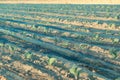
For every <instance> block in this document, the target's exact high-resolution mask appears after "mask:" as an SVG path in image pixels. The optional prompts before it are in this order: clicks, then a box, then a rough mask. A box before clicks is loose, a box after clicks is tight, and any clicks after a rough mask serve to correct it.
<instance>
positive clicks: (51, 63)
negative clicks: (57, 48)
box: [48, 58, 57, 65]
mask: <svg viewBox="0 0 120 80" xmlns="http://www.w3.org/2000/svg"><path fill="white" fill-rule="evenodd" d="M56 61H57V59H56V58H49V59H48V65H53V63H54V62H56Z"/></svg>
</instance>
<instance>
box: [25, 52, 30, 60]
mask: <svg viewBox="0 0 120 80" xmlns="http://www.w3.org/2000/svg"><path fill="white" fill-rule="evenodd" d="M24 56H25V58H26V59H31V58H32V53H30V52H26V53H25V55H24Z"/></svg>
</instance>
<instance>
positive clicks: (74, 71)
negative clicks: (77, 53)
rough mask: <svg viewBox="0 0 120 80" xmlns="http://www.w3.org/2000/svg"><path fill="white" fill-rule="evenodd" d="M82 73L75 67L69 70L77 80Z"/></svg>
mask: <svg viewBox="0 0 120 80" xmlns="http://www.w3.org/2000/svg"><path fill="white" fill-rule="evenodd" d="M80 71H81V68H78V67H77V66H75V65H74V66H73V67H72V68H70V69H69V72H70V73H71V74H73V75H74V77H75V79H77V77H78V75H79V73H80Z"/></svg>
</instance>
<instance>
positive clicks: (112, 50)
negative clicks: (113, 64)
mask: <svg viewBox="0 0 120 80" xmlns="http://www.w3.org/2000/svg"><path fill="white" fill-rule="evenodd" d="M109 52H110V54H111V55H112V56H113V58H115V59H116V58H117V56H118V55H117V50H116V49H115V48H111V49H110V50H109Z"/></svg>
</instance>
